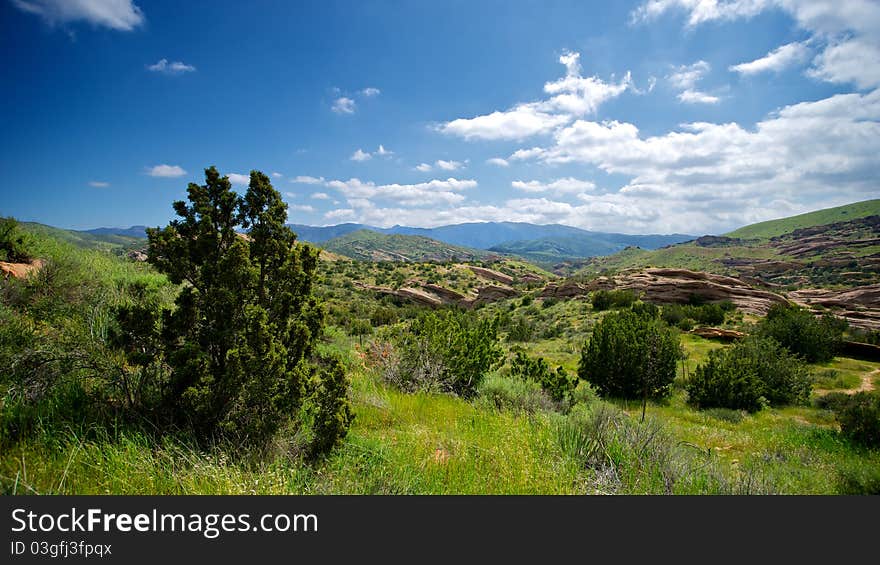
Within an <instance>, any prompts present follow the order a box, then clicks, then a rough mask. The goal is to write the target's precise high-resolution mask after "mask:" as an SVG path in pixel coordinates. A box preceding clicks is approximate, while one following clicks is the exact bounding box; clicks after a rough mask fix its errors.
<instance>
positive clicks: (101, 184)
mask: <svg viewBox="0 0 880 565" xmlns="http://www.w3.org/2000/svg"><path fill="white" fill-rule="evenodd" d="M89 186H93V187H95V188H107V187H108V186H110V183H109V182H105V181H100V180H92V181H89Z"/></svg>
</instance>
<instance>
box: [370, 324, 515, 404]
mask: <svg viewBox="0 0 880 565" xmlns="http://www.w3.org/2000/svg"><path fill="white" fill-rule="evenodd" d="M394 341H395V344H394V345H395V348H394V352H393V353H392V354H390V355H393V359H392V360H391V361H390V362H387V363H385V365H384V368H383V372H384V375H383V376H384V377H385V379H386V380H387V381H389V382H391V383H392V384H394V385H396V386H398V387H400V388H401V389H403V390H406V391H418V390H437V391H447V392H454V393H455V394H458V395H460V396H464V397H469V396H472V395H473V394H474V392H475V390H476V387H477V386H478V385H479V383H480V381H481V380H482V379H483V377H484V376H485V375H486V373H488V372H489V371H490V370H492V369H494V368H496V367H497V366H498V365H500V363H501V362H502V360H503V352H502V350H501V347H500V345H499V344H498V322H497V319H492V320H490V319H485V318H480V317H479V316H478V315H477V314H475V313H473V312H464V311H459V310H444V311H441V312H429V313H426V314H423V315H422V316H420V317H418V318H416V319H414V320H413V321H412V322H411V324H410V327H409V328H402V329H401V330H400V331H399V332H398V333H397V334H396V338H395V340H394Z"/></svg>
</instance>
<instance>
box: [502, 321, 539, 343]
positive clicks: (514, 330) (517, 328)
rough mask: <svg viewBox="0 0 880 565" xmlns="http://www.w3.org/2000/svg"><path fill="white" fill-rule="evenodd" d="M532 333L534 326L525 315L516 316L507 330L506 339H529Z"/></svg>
mask: <svg viewBox="0 0 880 565" xmlns="http://www.w3.org/2000/svg"><path fill="white" fill-rule="evenodd" d="M533 335H534V328H533V327H532V324H531V322H529V321H528V320H527V319H526V318H525V316H517V318H516V319H515V320H514V321H513V322H512V323H511V324H510V328H509V329H508V331H507V339H509V340H510V341H531V340H532V336H533Z"/></svg>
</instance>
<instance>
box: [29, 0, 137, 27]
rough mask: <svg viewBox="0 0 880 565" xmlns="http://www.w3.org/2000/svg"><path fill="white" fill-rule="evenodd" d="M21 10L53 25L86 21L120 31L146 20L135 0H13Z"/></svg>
mask: <svg viewBox="0 0 880 565" xmlns="http://www.w3.org/2000/svg"><path fill="white" fill-rule="evenodd" d="M12 4H13V5H14V6H15V7H17V8H18V9H20V10H23V11H25V12H28V13H31V14H36V15H38V16H40V17H41V18H43V20H44V21H45V22H46V23H47V24H49V25H51V26H54V25H64V24H68V23H73V22H77V21H85V22H88V23H90V24H92V25H94V26H102V27H108V28H110V29H115V30H117V31H131V30H133V29H134V28H136V27H138V26H140V25H141V24H143V23H144V13H143V11H141V9H140V8H139V7H138V6H137V5H136V4H135V3H134V2H132V0H12Z"/></svg>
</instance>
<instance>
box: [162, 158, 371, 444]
mask: <svg viewBox="0 0 880 565" xmlns="http://www.w3.org/2000/svg"><path fill="white" fill-rule="evenodd" d="M187 193H188V200H189V204H188V203H187V202H184V201H178V202H175V203H174V210H175V212H176V213H177V215H178V217H179V219H176V220H173V221H172V222H171V223H169V224H168V225H167V226H166V227H165V228H162V229H160V228H151V229H148V230H147V236H148V239H149V252H148V260H149V262H150V263H151V264H152V265H153V266H155V267H156V268H157V269H158V270H159V271H160V272H162V273H165V274H166V275H167V276H168V278H169V279H170V280H171V282H172V283H175V284H181V283H184V282H186V283H187V284H186V285H184V286H183V289H182V291H181V292H180V294H179V295H178V297H177V299H176V301H175V305H176V308H175V309H174V310H172V311H166V312H165V313H164V315H163V318H162V322H161V323H162V330H161V336H162V342H163V351H164V352H165V355H166V361H167V363H168V366H169V367H170V370H171V375H170V379H169V382H168V386H166V387H165V391H164V402H163V410H165V411H167V412H168V414H169V415H170V418H171V422H172V424H174V425H175V426H176V427H186V428H191V429H193V431H194V432H195V435H196V437H197V438H199V439H201V440H212V439H214V438H216V437H218V436H220V437H229V438H230V439H232V440H233V441H239V442H240V441H246V442H247V445H248V446H249V447H250V446H253V447H259V446H263V445H266V444H267V442H268V441H269V440H270V439H272V437H273V436H274V435H275V433H276V432H277V431H278V430H279V429H281V428H282V427H285V426H289V425H295V422H294V421H293V419H294V417H295V416H296V415H297V414H298V413H299V412H300V411H301V409H302V407H303V405H304V402H305V401H306V399H308V398H310V397H316V398H318V399H319V400H318V404H319V406H320V407H322V408H319V410H318V412H319V415H320V414H325V415H324V416H321V417H319V418H318V420H316V425H318V426H319V427H320V428H321V430H323V431H321V432H319V433H324V432H327V433H330V434H331V435H332V436H333V437H331V438H320V437H317V438H316V441H317V443H316V444H315V445H323V446H330V445H333V444H335V441H336V440H335V439H334V437H338V436H339V435H340V434H341V433H342V432H341V430H339V429H335V428H334V424H333V423H332V422H330V421H329V420H333V419H334V418H336V416H333V415H328V414H330V413H331V412H334V411H335V412H339V410H338V409H337V408H338V406H340V405H342V404H345V402H346V401H345V400H344V395H345V394H346V391H345V389H346V387H345V386H343V385H342V384H340V383H339V382H337V381H339V375H338V371H337V370H336V369H335V368H332V367H331V368H330V369H329V370H328V371H325V372H324V373H323V374H326V375H329V376H327V379H326V380H325V379H324V378H323V377H322V378H318V379H315V378H314V375H315V371H316V370H317V369H316V363H318V364H321V365H326V363H325V362H322V361H320V360H316V358H315V354H314V346H315V344H316V342H317V340H318V338H319V337H320V335H321V333H322V331H323V321H324V313H323V309H322V307H321V305H320V304H319V302H318V300H317V299H316V298H315V297H314V295H313V294H312V284H313V282H314V279H315V276H316V275H315V273H316V267H317V264H318V250H317V249H315V248H313V247H311V246H308V245H302V244H299V243H297V241H296V234H294V233H293V231H291V230H290V228H289V227H287V226H286V225H285V222H286V221H287V205H286V204H285V203H284V201H283V200H282V199H281V195H280V194H279V193H278V191H276V190H275V189H274V188H273V187H272V184H271V182H270V181H269V178H268V177H267V176H266V175H264V174H263V173H260V172H259V171H251V176H250V184H249V186H248V189H247V192H246V194H245V195H244V196H243V197H239V196H238V195H237V194H236V193H235V192H233V191H232V185H231V183H230V181H229V179H228V178H227V177H225V176H224V177H221V176H220V173H219V172H217V170H216V169H215V168H214V167H211V168H209V169H206V170H205V184H204V185H198V184H195V183H190V185H189V187H188V189H187ZM240 229H245V230H249V231H248V237H247V238H243V237H240V236H239V235H238V234H237V231H238V230H240ZM364 322H365V323H366V325H367V327H369V323H368V322H366V321H364ZM331 381H332V384H328V383H330V382H331ZM343 381H344V377H343ZM315 387H318V388H317V389H316V388H315ZM328 395H330V396H332V395H341V397H340V398H337V399H335V400H334V399H332V398H330V397H329V396H328ZM334 406H336V407H337V408H334ZM335 412H334V413H335ZM337 420H338V423H340V424H341V423H344V422H346V419H345V418H344V417H342V418H341V419H339V418H337ZM322 421H323V423H322ZM313 431H316V430H313ZM313 454H314V453H313Z"/></svg>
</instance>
